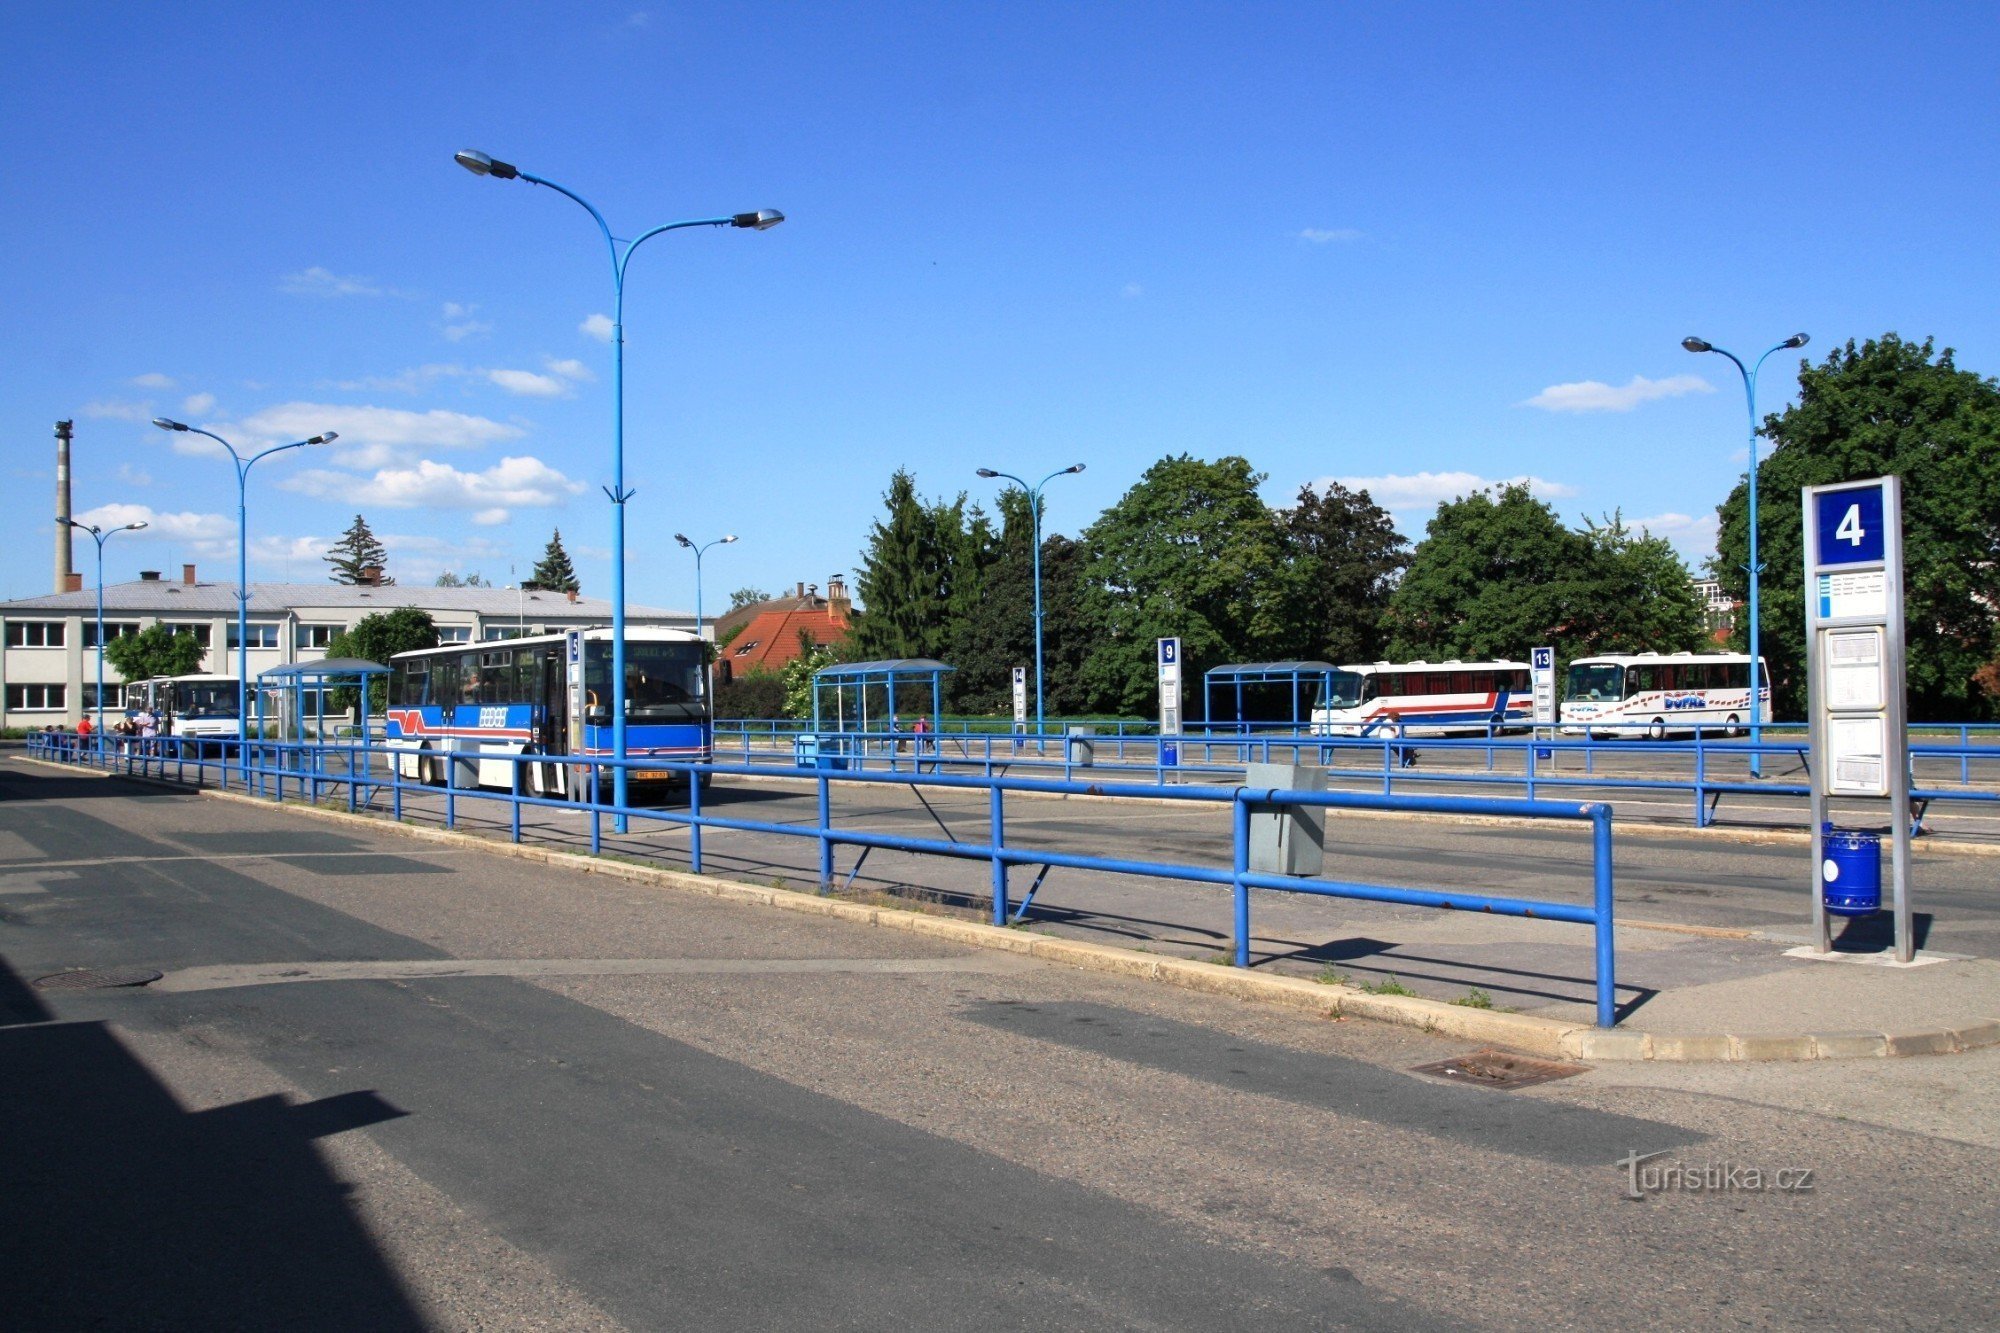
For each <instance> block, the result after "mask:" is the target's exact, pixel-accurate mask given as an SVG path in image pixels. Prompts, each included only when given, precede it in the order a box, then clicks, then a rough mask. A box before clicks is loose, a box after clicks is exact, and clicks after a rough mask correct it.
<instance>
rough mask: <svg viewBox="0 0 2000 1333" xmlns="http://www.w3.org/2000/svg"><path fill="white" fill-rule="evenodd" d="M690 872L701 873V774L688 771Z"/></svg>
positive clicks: (695, 770)
mask: <svg viewBox="0 0 2000 1333" xmlns="http://www.w3.org/2000/svg"><path fill="white" fill-rule="evenodd" d="M688 817H689V818H688V871H689V872H690V873H691V874H696V875H699V874H700V873H701V824H700V822H699V821H700V819H701V772H700V770H699V769H693V768H690V769H689V770H688Z"/></svg>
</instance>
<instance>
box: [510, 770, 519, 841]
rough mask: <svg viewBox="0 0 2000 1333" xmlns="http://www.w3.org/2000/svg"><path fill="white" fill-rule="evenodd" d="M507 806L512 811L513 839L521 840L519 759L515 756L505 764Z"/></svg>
mask: <svg viewBox="0 0 2000 1333" xmlns="http://www.w3.org/2000/svg"><path fill="white" fill-rule="evenodd" d="M507 769H508V773H507V784H508V791H507V794H508V797H509V798H510V799H509V800H508V802H507V804H508V806H509V808H511V809H512V810H513V812H514V841H515V842H519V841H521V761H520V760H519V759H518V758H517V759H515V760H514V761H513V762H512V763H510V764H509V765H507Z"/></svg>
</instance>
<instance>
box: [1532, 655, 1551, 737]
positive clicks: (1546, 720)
mask: <svg viewBox="0 0 2000 1333" xmlns="http://www.w3.org/2000/svg"><path fill="white" fill-rule="evenodd" d="M1528 663H1529V665H1530V666H1531V667H1532V668H1533V675H1534V683H1535V725H1536V726H1538V727H1553V726H1554V725H1555V724H1556V650H1555V649H1553V648H1535V649H1532V650H1531V651H1530V655H1529V658H1528Z"/></svg>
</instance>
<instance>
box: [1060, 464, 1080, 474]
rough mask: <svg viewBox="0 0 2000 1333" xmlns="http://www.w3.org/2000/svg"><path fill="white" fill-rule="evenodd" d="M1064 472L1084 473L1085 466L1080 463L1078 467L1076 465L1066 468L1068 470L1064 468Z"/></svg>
mask: <svg viewBox="0 0 2000 1333" xmlns="http://www.w3.org/2000/svg"><path fill="white" fill-rule="evenodd" d="M1063 471H1064V472H1081V471H1083V464H1081V463H1078V464H1077V465H1076V466H1075V467H1066V468H1064V469H1063Z"/></svg>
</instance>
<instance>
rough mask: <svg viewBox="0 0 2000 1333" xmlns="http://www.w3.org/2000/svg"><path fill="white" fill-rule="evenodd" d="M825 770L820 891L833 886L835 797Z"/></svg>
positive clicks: (821, 783) (821, 781) (821, 803)
mask: <svg viewBox="0 0 2000 1333" xmlns="http://www.w3.org/2000/svg"><path fill="white" fill-rule="evenodd" d="M830 786H831V784H830V783H829V782H828V780H827V776H826V773H825V771H824V770H822V771H821V772H820V775H819V891H820V892H821V893H825V892H826V891H827V890H829V889H831V888H832V887H833V839H832V837H831V836H829V835H830V833H831V832H832V826H833V797H832V795H831V793H830V791H829V787H830Z"/></svg>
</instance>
